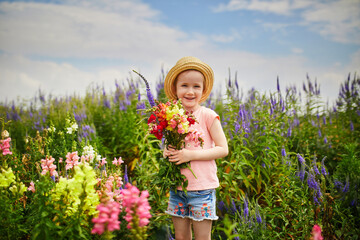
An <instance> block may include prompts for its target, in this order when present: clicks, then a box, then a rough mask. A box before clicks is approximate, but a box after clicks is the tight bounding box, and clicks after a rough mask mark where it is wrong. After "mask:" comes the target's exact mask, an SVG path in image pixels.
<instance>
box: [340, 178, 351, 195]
mask: <svg viewBox="0 0 360 240" xmlns="http://www.w3.org/2000/svg"><path fill="white" fill-rule="evenodd" d="M349 187H350V183H349V180H348V179H347V180H346V183H345V186H344V188H343V190H342V192H343V193H347V192H348V191H349Z"/></svg>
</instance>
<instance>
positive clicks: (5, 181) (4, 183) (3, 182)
mask: <svg viewBox="0 0 360 240" xmlns="http://www.w3.org/2000/svg"><path fill="white" fill-rule="evenodd" d="M13 182H15V175H14V173H13V171H12V169H11V168H8V169H7V170H5V169H1V172H0V187H6V188H7V187H9V186H10V184H12V183H13Z"/></svg>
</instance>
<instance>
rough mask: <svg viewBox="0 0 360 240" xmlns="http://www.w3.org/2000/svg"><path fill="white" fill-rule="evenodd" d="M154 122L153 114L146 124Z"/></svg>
mask: <svg viewBox="0 0 360 240" xmlns="http://www.w3.org/2000/svg"><path fill="white" fill-rule="evenodd" d="M153 122H156V116H155V115H154V114H151V116H150V117H149V119H148V124H149V123H153Z"/></svg>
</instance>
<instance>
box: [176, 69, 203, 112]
mask: <svg viewBox="0 0 360 240" xmlns="http://www.w3.org/2000/svg"><path fill="white" fill-rule="evenodd" d="M175 87H176V95H177V97H178V99H181V102H182V105H183V106H184V108H185V109H186V110H188V111H195V110H197V109H198V108H199V107H200V105H199V102H200V99H201V96H202V94H203V90H204V76H203V75H202V73H201V72H199V71H196V70H187V71H184V72H182V73H180V74H179V75H178V76H177V81H176V85H175Z"/></svg>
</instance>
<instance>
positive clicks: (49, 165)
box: [41, 156, 58, 176]
mask: <svg viewBox="0 0 360 240" xmlns="http://www.w3.org/2000/svg"><path fill="white" fill-rule="evenodd" d="M54 161H55V159H54V158H53V157H51V156H50V157H48V156H46V158H45V159H41V168H42V172H41V175H45V174H46V173H47V172H50V176H58V173H57V171H56V170H55V169H56V165H55V164H53V162H54Z"/></svg>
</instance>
